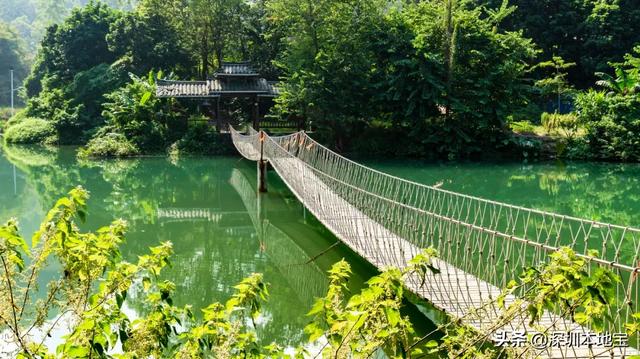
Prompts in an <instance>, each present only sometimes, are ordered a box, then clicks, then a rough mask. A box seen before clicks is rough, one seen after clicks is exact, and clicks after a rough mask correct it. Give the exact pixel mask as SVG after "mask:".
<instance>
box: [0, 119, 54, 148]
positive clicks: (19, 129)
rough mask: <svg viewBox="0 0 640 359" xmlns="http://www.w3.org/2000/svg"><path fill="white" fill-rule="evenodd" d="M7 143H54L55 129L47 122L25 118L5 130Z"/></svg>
mask: <svg viewBox="0 0 640 359" xmlns="http://www.w3.org/2000/svg"><path fill="white" fill-rule="evenodd" d="M4 138H5V140H6V141H7V142H8V143H43V142H54V141H55V129H54V128H53V125H52V124H51V122H49V121H45V120H43V119H40V118H26V119H24V120H22V121H20V122H18V123H16V124H14V125H12V126H9V127H8V128H7V131H6V133H5V136H4Z"/></svg>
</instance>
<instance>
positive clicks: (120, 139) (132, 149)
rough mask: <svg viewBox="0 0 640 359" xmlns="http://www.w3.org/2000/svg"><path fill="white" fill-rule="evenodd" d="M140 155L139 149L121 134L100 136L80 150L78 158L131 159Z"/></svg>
mask: <svg viewBox="0 0 640 359" xmlns="http://www.w3.org/2000/svg"><path fill="white" fill-rule="evenodd" d="M137 154H139V150H138V148H137V147H136V146H135V145H133V144H132V143H131V142H130V141H129V140H127V138H126V137H125V136H124V135H122V134H119V133H113V132H110V133H106V134H99V135H97V136H96V137H94V138H92V139H91V140H90V141H89V142H88V143H87V145H86V146H85V147H83V148H82V149H80V152H78V156H79V157H81V158H91V157H94V158H95V157H130V156H135V155H137Z"/></svg>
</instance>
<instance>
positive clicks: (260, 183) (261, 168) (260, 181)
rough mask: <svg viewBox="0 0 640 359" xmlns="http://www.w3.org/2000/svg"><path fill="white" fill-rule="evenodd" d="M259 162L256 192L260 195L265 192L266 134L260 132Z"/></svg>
mask: <svg viewBox="0 0 640 359" xmlns="http://www.w3.org/2000/svg"><path fill="white" fill-rule="evenodd" d="M259 138H260V160H259V161H258V173H259V175H258V191H259V192H260V193H266V192H267V161H266V160H265V159H264V140H265V138H266V134H265V133H264V131H262V130H260V135H259Z"/></svg>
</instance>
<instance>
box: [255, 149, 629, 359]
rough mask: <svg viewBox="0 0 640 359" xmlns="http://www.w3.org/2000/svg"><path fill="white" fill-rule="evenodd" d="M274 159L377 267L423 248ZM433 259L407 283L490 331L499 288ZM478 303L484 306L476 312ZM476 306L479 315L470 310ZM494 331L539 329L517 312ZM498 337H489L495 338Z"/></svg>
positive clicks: (610, 351)
mask: <svg viewBox="0 0 640 359" xmlns="http://www.w3.org/2000/svg"><path fill="white" fill-rule="evenodd" d="M243 150H244V151H248V156H247V154H245V156H247V157H249V158H250V159H255V158H258V157H259V154H258V153H256V151H255V150H252V149H250V148H249V146H246V147H244V148H243ZM244 151H243V152H244ZM270 163H271V165H272V166H273V168H274V169H275V170H276V172H278V174H279V175H280V177H281V178H282V180H283V181H284V182H285V183H286V184H287V186H288V187H289V188H290V189H291V191H292V192H293V193H294V194H295V195H296V197H297V198H298V199H299V200H300V201H301V202H302V203H303V204H304V205H305V206H306V207H307V208H308V209H309V211H311V213H313V215H314V216H316V218H317V219H318V220H319V221H320V222H322V223H323V224H324V225H325V226H326V227H327V228H328V229H329V230H330V231H331V232H333V233H334V234H335V235H336V236H337V237H338V238H339V239H340V240H342V241H343V242H344V243H345V244H346V245H347V246H349V247H350V248H351V249H352V250H353V251H355V252H356V253H358V254H359V255H360V256H362V257H363V258H364V259H366V260H368V261H369V262H370V263H372V264H373V265H375V266H376V267H377V268H378V269H380V270H382V269H384V268H387V267H392V266H393V267H399V268H404V267H406V266H407V264H408V261H409V260H410V259H412V258H413V257H414V256H415V255H416V254H417V253H419V252H420V250H421V249H420V248H417V247H416V246H414V245H413V244H411V243H410V242H408V241H406V240H405V239H403V238H401V237H399V236H397V235H396V234H394V233H392V232H391V231H389V230H387V229H386V228H385V227H384V226H383V225H381V224H379V223H377V222H376V221H374V220H372V219H371V218H369V217H368V216H367V215H365V214H364V213H363V212H362V211H360V210H359V209H357V208H356V207H354V206H353V205H351V204H350V203H348V202H347V201H346V200H344V199H343V198H341V197H340V196H339V195H337V194H336V193H335V192H333V191H332V190H331V188H330V187H329V186H327V184H325V183H324V182H323V181H322V180H320V178H318V177H317V176H316V175H315V174H314V173H313V171H312V170H310V169H309V168H308V167H307V165H306V164H304V163H303V162H302V161H301V160H299V159H297V158H277V159H270ZM300 179H302V182H303V183H304V185H303V186H302V188H300V186H299V185H297V184H299V182H300ZM433 265H434V266H435V267H436V268H438V269H439V270H440V273H439V274H428V276H427V279H426V281H425V282H424V283H422V282H421V280H419V279H418V278H417V277H416V276H414V277H409V278H406V280H405V282H406V286H407V288H408V289H410V290H411V291H413V292H414V293H415V294H416V295H418V296H420V297H421V298H423V299H425V300H427V301H429V302H430V303H432V304H433V305H434V306H435V307H436V308H438V309H439V310H442V311H444V312H446V313H447V314H449V315H450V316H451V317H453V318H456V319H461V320H462V321H463V322H464V323H465V324H468V325H470V326H472V327H474V328H476V329H477V330H479V331H480V332H488V331H489V327H491V326H492V325H493V324H494V323H495V320H496V319H497V318H499V317H500V314H501V309H500V308H498V307H497V305H495V298H497V296H498V295H499V294H500V292H501V290H500V289H499V288H497V287H496V286H494V285H492V284H490V283H488V282H485V281H483V280H481V279H479V278H477V277H475V276H473V275H471V274H469V273H466V272H464V271H462V270H460V269H458V268H456V267H454V266H452V265H450V264H449V263H447V262H444V261H442V260H439V259H435V260H434V261H433ZM515 300H516V298H515V297H514V296H509V297H507V298H506V300H505V303H506V304H507V305H509V304H511V303H513V302H514V301H515ZM483 307H484V308H483ZM480 308H482V310H481V311H480V312H478V309H480ZM474 312H477V313H478V315H475V316H474V315H472V316H470V315H469V313H474ZM539 325H541V326H542V327H544V328H551V330H550V331H549V332H554V331H558V332H573V333H584V334H590V335H593V334H594V333H593V332H591V331H590V330H589V329H587V328H584V327H582V326H580V325H577V324H575V323H573V322H571V321H570V320H565V319H564V318H562V317H560V316H558V315H556V314H554V313H551V312H548V311H545V312H544V314H543V316H542V319H541V321H540V323H539ZM496 331H506V332H508V333H513V332H515V331H525V332H526V333H536V332H538V331H537V330H536V329H534V328H532V327H530V326H529V325H528V324H527V320H526V319H525V318H524V317H519V318H517V319H516V320H514V321H512V322H510V323H508V324H506V325H504V326H502V327H500V328H493V330H492V331H491V332H496ZM495 339H496V338H493V337H492V338H488V340H494V341H495ZM631 355H638V351H637V350H636V349H634V348H625V347H618V348H610V347H605V346H597V345H596V346H591V347H588V346H578V347H572V346H564V347H552V348H544V349H539V350H530V351H528V352H527V353H526V355H523V356H522V357H542V358H626V357H629V356H631Z"/></svg>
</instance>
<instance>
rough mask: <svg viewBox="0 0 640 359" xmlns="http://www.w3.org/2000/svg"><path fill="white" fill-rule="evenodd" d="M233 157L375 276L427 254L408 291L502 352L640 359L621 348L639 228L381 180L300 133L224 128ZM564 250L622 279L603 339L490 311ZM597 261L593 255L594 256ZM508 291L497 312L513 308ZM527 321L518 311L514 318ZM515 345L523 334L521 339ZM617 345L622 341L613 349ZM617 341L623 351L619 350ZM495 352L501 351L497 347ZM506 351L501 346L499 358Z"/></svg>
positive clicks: (556, 320) (558, 321)
mask: <svg viewBox="0 0 640 359" xmlns="http://www.w3.org/2000/svg"><path fill="white" fill-rule="evenodd" d="M230 132H231V136H232V139H233V143H234V145H235V147H236V148H237V150H238V151H239V152H240V154H241V155H242V156H243V157H245V158H246V159H249V160H252V161H262V160H264V161H268V163H269V164H270V166H271V167H272V168H273V169H274V170H275V171H276V172H277V174H278V175H279V176H280V178H281V179H282V180H283V181H284V183H285V184H286V185H287V186H288V187H289V189H290V190H291V191H292V192H293V193H294V195H295V196H296V197H297V198H298V199H299V200H300V202H301V203H302V204H303V205H304V206H305V207H306V208H307V209H308V210H309V211H310V212H311V213H312V214H313V215H314V216H315V217H316V218H317V219H318V220H319V221H320V222H321V223H322V224H323V225H324V226H326V227H327V228H328V229H329V230H330V231H332V232H333V233H334V234H335V235H336V237H338V238H339V239H340V240H341V241H343V242H344V243H345V244H346V245H347V246H349V247H350V248H351V249H352V250H353V251H354V252H356V253H358V254H359V255H360V256H362V257H363V258H364V259H366V260H368V261H369V262H370V263H372V264H373V265H375V266H376V267H377V268H379V269H384V268H387V267H399V268H403V267H406V266H407V265H408V262H409V261H410V260H411V259H412V258H413V257H414V256H416V255H417V254H419V253H420V252H422V250H423V249H424V248H427V247H433V248H435V249H437V250H438V253H439V256H438V258H437V259H435V260H434V262H433V263H432V264H433V266H434V267H436V268H438V270H439V273H430V274H427V278H426V280H422V279H421V278H419V277H418V276H417V275H413V276H408V277H407V278H405V284H406V287H407V288H408V289H410V290H411V291H412V292H413V293H415V294H416V295H418V296H419V297H421V298H423V299H425V300H427V301H428V302H430V303H432V304H433V306H435V307H436V308H438V309H439V310H441V311H443V312H445V313H446V314H447V315H448V316H449V318H450V319H451V321H452V322H461V323H464V324H466V325H468V326H471V327H473V328H475V329H476V330H477V331H478V332H480V333H482V334H483V335H484V336H485V338H486V340H487V341H492V342H493V343H494V344H497V345H504V344H505V340H504V338H502V337H501V336H502V334H505V333H506V334H508V333H510V334H512V335H513V334H514V333H516V334H518V333H525V335H528V340H526V343H522V342H519V343H513V342H507V343H506V344H507V345H508V346H511V347H515V348H513V349H511V350H517V352H518V353H519V354H518V355H519V356H520V357H544V358H594V357H596V358H612V357H615V358H628V357H630V356H635V355H638V350H637V349H635V348H638V347H640V346H639V344H640V342H639V339H638V338H637V337H631V338H628V345H625V344H627V343H624V337H622V336H620V337H617V336H616V335H615V334H616V333H623V332H624V323H627V322H630V321H632V320H633V319H632V316H633V314H634V313H636V312H638V311H639V310H638V299H639V289H638V287H639V286H638V283H637V281H636V277H637V276H638V275H639V274H640V266H639V265H638V263H639V256H640V229H636V228H630V227H624V226H617V225H612V224H607V223H601V222H597V221H591V220H585V219H580V218H574V217H569V216H564V215H559V214H554V213H548V212H544V211H538V210H534V209H527V208H523V207H518V206H513V205H509V204H505V203H499V202H495V201H490V200H486V199H481V198H476V197H473V196H468V195H464V194H459V193H454V192H451V191H447V190H444V189H441V188H436V187H432V186H427V185H423V184H419V183H415V182H411V181H408V180H405V179H401V178H398V177H394V176H392V175H389V174H385V173H382V172H380V171H377V170H375V169H372V168H368V167H366V166H363V165H361V164H358V163H356V162H354V161H351V160H349V159H347V158H345V157H343V156H341V155H339V154H337V153H335V152H333V151H331V150H329V149H328V148H326V147H324V146H322V145H321V144H320V143H318V142H316V141H315V140H313V139H312V138H311V137H309V136H308V135H307V134H306V133H305V132H296V133H294V134H291V135H286V136H277V137H276V136H269V135H267V134H266V133H264V132H256V131H255V130H253V129H251V128H250V129H249V131H248V133H247V134H242V133H240V132H238V131H237V130H235V129H233V128H231V129H230ZM560 247H570V248H572V249H573V250H574V251H575V252H576V253H578V255H579V256H581V257H582V258H584V259H585V260H586V261H587V263H588V266H589V270H593V269H595V268H597V267H606V268H608V269H610V270H612V271H613V272H615V273H616V274H618V275H619V276H620V277H621V279H622V280H621V281H620V282H619V283H617V284H616V298H617V300H616V303H615V304H614V305H612V306H610V307H608V309H607V310H608V313H607V314H608V317H609V319H608V320H607V321H606V323H605V328H604V331H603V333H609V334H611V335H613V336H614V338H611V336H608V334H607V335H603V334H601V333H596V332H595V331H594V330H593V329H592V328H589V327H585V326H581V325H578V324H576V323H574V322H573V321H572V320H571V319H569V318H568V316H566V315H562V312H561V311H560V309H559V307H558V308H554V309H549V310H545V312H544V313H543V315H542V318H541V319H540V321H538V322H537V323H533V324H530V323H529V319H528V317H527V316H526V315H525V314H516V315H506V313H505V312H504V309H502V308H504V307H502V306H499V305H498V304H497V301H496V300H497V298H498V296H499V295H500V294H501V288H504V287H505V286H507V284H508V283H509V282H510V281H511V280H512V279H516V278H518V276H519V274H520V273H521V272H522V271H523V270H524V269H525V268H527V267H531V266H533V267H535V266H537V265H538V264H540V263H541V262H544V261H545V260H546V259H547V258H548V255H549V254H550V253H552V252H554V251H556V250H558V249H559V248H560ZM594 249H595V250H597V251H598V253H599V254H598V256H593V255H592V254H591V253H592V250H594ZM522 295H523V293H521V292H519V291H516V292H515V293H514V294H513V295H509V296H507V297H506V299H505V305H506V306H507V307H508V306H509V305H510V304H513V303H516V305H518V306H521V307H522V309H524V308H525V307H526V305H527V303H526V302H522V301H519V300H518V298H519V297H522ZM521 312H522V313H524V312H525V311H524V310H522V311H518V313H521ZM532 333H542V334H544V337H545V338H549V337H551V336H552V334H553V335H554V336H555V333H561V334H562V333H566V334H567V336H570V335H573V336H574V337H577V338H580V339H579V341H578V342H576V341H573V340H572V341H567V340H566V338H565V341H556V342H549V341H547V340H543V341H539V342H538V343H535V342H534V341H533V340H530V339H532V337H531V335H532ZM518 335H520V334H518ZM621 338H622V339H621ZM616 339H620V340H621V342H617V343H616V342H615V340H616ZM498 348H500V347H498ZM503 348H506V347H503Z"/></svg>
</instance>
